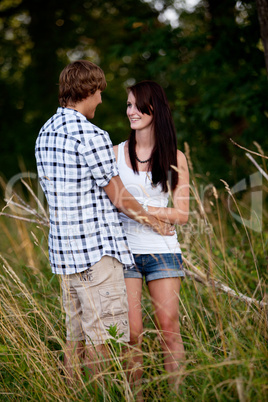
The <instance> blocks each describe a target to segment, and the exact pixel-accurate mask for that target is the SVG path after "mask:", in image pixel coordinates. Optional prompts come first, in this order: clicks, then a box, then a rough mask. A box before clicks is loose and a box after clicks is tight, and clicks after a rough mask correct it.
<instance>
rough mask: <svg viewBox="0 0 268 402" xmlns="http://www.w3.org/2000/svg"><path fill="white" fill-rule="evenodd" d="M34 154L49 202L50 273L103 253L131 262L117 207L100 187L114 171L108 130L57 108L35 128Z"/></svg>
mask: <svg viewBox="0 0 268 402" xmlns="http://www.w3.org/2000/svg"><path fill="white" fill-rule="evenodd" d="M35 156H36V162H37V170H38V176H39V180H40V184H41V187H42V189H43V191H44V193H45V196H46V198H47V201H48V205H49V214H50V232H49V258H50V263H51V267H52V272H53V273H56V274H67V275H69V274H73V273H76V272H81V271H84V270H86V269H87V268H89V267H90V266H92V265H94V264H96V263H97V262H98V261H99V260H100V259H101V258H102V256H104V255H108V256H112V257H115V258H117V259H118V260H119V261H120V262H122V264H123V265H124V267H125V268H127V267H131V266H133V264H134V261H133V257H132V254H131V252H130V250H129V247H128V244H127V238H126V235H125V233H124V229H123V226H122V223H121V221H120V219H119V215H118V211H117V209H116V207H115V206H114V205H113V204H112V203H111V201H110V200H109V198H108V196H107V195H106V193H105V191H104V190H103V188H102V187H104V186H107V184H108V183H109V181H110V179H111V178H112V177H113V176H117V175H118V170H117V166H116V160H115V156H114V152H113V147H112V142H111V140H110V137H109V134H108V133H107V132H105V131H103V130H101V129H100V128H98V127H97V126H95V125H93V124H92V123H90V122H89V121H88V120H87V119H86V117H85V116H84V115H82V114H81V113H79V112H77V111H75V110H73V109H68V108H58V110H57V113H56V114H55V115H54V116H52V117H51V118H50V119H49V120H48V121H47V122H46V123H45V125H44V126H43V127H42V128H41V130H40V133H39V136H38V138H37V140H36V147H35Z"/></svg>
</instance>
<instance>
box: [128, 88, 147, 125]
mask: <svg viewBox="0 0 268 402" xmlns="http://www.w3.org/2000/svg"><path fill="white" fill-rule="evenodd" d="M127 117H128V119H129V122H130V127H131V129H132V130H144V129H146V128H149V127H150V126H151V125H152V121H153V115H152V114H151V115H148V114H146V113H141V112H140V111H139V110H138V109H137V107H136V99H135V96H134V95H133V93H132V92H130V93H129V95H128V98H127Z"/></svg>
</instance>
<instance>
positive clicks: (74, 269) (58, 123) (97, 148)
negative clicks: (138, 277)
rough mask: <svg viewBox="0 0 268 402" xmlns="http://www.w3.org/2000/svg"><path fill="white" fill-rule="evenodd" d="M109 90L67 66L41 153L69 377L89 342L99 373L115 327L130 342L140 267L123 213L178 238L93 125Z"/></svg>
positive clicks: (92, 72) (100, 76) (90, 74)
mask: <svg viewBox="0 0 268 402" xmlns="http://www.w3.org/2000/svg"><path fill="white" fill-rule="evenodd" d="M105 88H106V81H105V76H104V73H103V71H102V70H101V69H100V68H99V67H98V66H96V65H95V64H93V63H91V62H89V61H85V60H79V61H75V62H73V63H71V64H69V65H67V66H66V67H65V68H64V70H63V71H62V72H61V74H60V82H59V103H60V107H59V108H58V110H57V112H56V114H54V115H53V116H52V117H51V118H50V119H49V120H48V121H47V122H46V123H45V124H44V126H43V127H42V128H41V130H40V132H39V136H38V138H37V141H36V148H35V155H36V161H37V170H38V175H39V180H40V184H41V186H42V189H43V191H44V193H45V195H46V198H47V201H48V205H49V213H50V232H49V258H50V263H51V267H52V272H53V273H55V274H59V275H61V278H62V281H61V282H62V290H63V305H64V308H65V312H66V327H67V341H66V351H65V366H66V369H67V371H68V373H69V375H70V377H74V374H75V372H74V364H73V359H74V358H75V357H76V358H77V357H78V356H81V355H82V352H83V350H84V341H85V343H86V355H85V364H86V365H87V366H88V367H89V368H90V369H92V370H93V369H94V368H96V365H94V364H93V363H92V361H93V360H94V358H95V357H96V353H100V354H102V355H104V356H105V355H106V349H105V341H106V340H107V339H108V338H109V337H110V334H109V332H108V329H109V327H110V326H111V325H112V326H114V325H116V326H117V330H118V334H123V335H122V337H121V338H120V339H121V340H122V341H125V342H128V341H129V326H128V305H127V296H126V288H125V283H124V277H123V267H124V268H128V267H131V266H133V264H134V261H133V257H132V254H131V252H130V250H129V248H128V245H127V239H126V236H125V234H124V232H123V227H122V223H121V222H120V220H119V217H118V210H121V211H123V212H124V213H125V214H126V215H128V216H129V217H131V218H132V219H135V220H139V221H140V222H142V223H144V224H149V225H151V226H153V227H154V229H155V230H157V231H161V232H162V233H163V234H169V233H170V232H171V229H170V227H168V226H167V225H162V224H161V223H160V222H159V221H157V220H156V219H155V218H154V217H153V216H151V215H149V214H148V213H147V212H146V211H145V210H144V209H143V208H142V207H141V205H140V204H139V203H138V202H137V201H136V200H135V199H134V198H133V197H132V196H131V195H130V194H129V193H128V192H127V190H126V189H125V188H124V186H123V184H122V182H121V180H120V178H119V176H118V170H117V166H116V161H115V156H114V153H113V147H112V143H111V140H110V137H109V135H108V133H107V132H105V131H103V130H101V129H100V128H99V127H97V126H95V125H93V124H92V123H91V122H89V120H90V119H93V117H94V114H95V110H96V107H97V106H98V104H100V103H101V92H102V91H103V90H104V89H105ZM71 359H72V362H71Z"/></svg>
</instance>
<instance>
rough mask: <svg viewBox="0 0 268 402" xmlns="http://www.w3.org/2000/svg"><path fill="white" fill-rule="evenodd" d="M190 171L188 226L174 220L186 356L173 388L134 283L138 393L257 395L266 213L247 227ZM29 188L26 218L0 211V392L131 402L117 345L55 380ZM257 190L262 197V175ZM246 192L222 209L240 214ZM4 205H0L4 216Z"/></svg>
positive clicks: (260, 393)
mask: <svg viewBox="0 0 268 402" xmlns="http://www.w3.org/2000/svg"><path fill="white" fill-rule="evenodd" d="M191 177H192V200H191V211H192V212H193V213H192V215H191V217H190V224H189V225H188V227H184V228H178V236H179V240H180V241H181V245H182V251H183V255H184V261H185V267H186V269H187V276H186V278H185V280H184V281H183V284H182V287H181V293H180V295H178V297H179V298H180V321H181V333H182V338H183V341H184V345H185V349H186V356H187V360H186V364H185V366H183V367H181V368H180V371H179V372H178V373H176V374H175V375H176V377H177V379H178V381H181V385H180V388H179V392H177V393H176V392H175V391H174V390H171V389H170V387H169V385H168V373H166V372H165V370H164V368H163V359H162V354H161V348H160V341H159V338H160V337H159V331H158V330H157V328H155V326H154V322H153V311H152V307H151V302H150V298H149V295H148V292H147V289H146V288H145V287H144V292H143V301H142V303H143V310H144V342H143V353H144V376H143V383H142V387H143V394H144V399H145V400H148V401H158V400H159V401H162V400H163V401H164V400H165V401H194V400H195V401H214V400H215V401H242V402H244V401H267V400H268V397H267V395H268V382H267V378H268V364H267V363H268V359H267V358H268V354H267V338H268V334H267V328H268V326H267V301H268V300H267V265H268V258H267V242H268V234H267V231H266V230H265V227H267V226H266V225H267V215H266V212H265V210H263V220H264V222H263V229H262V230H261V231H259V232H257V231H254V230H251V229H250V228H248V227H247V226H246V225H245V224H243V221H242V223H241V222H237V221H236V220H235V219H234V218H233V217H232V216H231V214H230V211H229V209H230V207H228V205H227V204H226V199H227V197H228V196H229V195H230V194H228V191H229V190H228V186H227V187H226V188H225V187H224V185H223V184H222V183H219V185H218V186H217V187H218V188H217V190H216V188H215V187H213V186H207V189H206V191H205V194H202V192H201V191H200V188H201V187H202V186H203V187H202V188H204V185H206V182H205V181H204V179H203V178H197V177H195V176H194V174H193V172H192V174H191ZM27 183H29V181H27ZM30 188H31V187H29V188H28V190H27V193H26V194H25V192H24V195H21V194H22V192H21V193H20V196H19V197H21V198H22V199H26V200H27V201H25V203H26V205H29V207H30V208H31V209H32V216H28V218H29V219H32V220H36V222H30V221H23V220H17V219H14V218H10V217H7V216H4V215H3V216H1V217H0V225H1V268H0V300H1V307H0V314H1V315H0V325H1V327H0V355H1V359H0V384H1V385H0V398H1V400H3V401H18V400H22V401H24V400H25V401H26V400H27V401H31V400H34V401H56V400H57V401H88V400H93V401H121V400H126V401H132V400H135V394H134V393H133V392H132V391H131V389H130V387H129V384H128V381H127V375H126V368H125V367H126V366H125V365H124V360H126V361H127V359H128V355H127V352H125V351H124V349H122V350H121V347H120V346H119V345H118V344H117V343H116V342H115V341H114V342H112V343H111V345H110V350H111V355H112V357H111V359H110V360H109V361H107V362H106V366H105V369H104V370H103V372H102V373H100V374H96V375H95V376H94V377H93V378H92V377H91V376H89V375H88V373H87V372H86V371H85V373H84V375H81V374H80V373H79V374H78V380H77V382H76V383H75V384H73V385H72V386H70V385H68V384H67V383H66V381H65V379H66V373H65V369H64V366H63V353H64V342H65V328H64V315H63V309H62V306H61V296H60V286H59V281H58V278H57V276H54V275H52V274H51V270H50V266H49V261H48V256H47V234H48V227H47V226H46V225H45V222H46V218H42V219H41V218H40V216H41V215H42V214H44V212H45V211H40V212H38V214H35V213H34V212H33V210H34V209H35V208H37V204H36V199H35V197H34V194H35V191H32V190H31V191H30V190H29V189H30ZM18 191H19V192H20V191H21V190H18ZM262 191H263V200H264V202H265V197H266V193H267V182H264V185H263V188H262ZM203 195H204V197H203ZM247 198H248V194H244V196H243V197H240V199H239V200H232V207H233V208H234V209H235V212H236V213H237V214H241V216H243V214H244V213H247V211H246V210H247V209H248V208H249V203H248V199H247ZM234 201H235V202H234ZM11 202H18V203H20V202H21V199H18V198H17V200H16V198H15V197H14V198H13V200H12V201H11ZM10 206H11V204H10V203H9V207H3V210H2V211H3V212H4V213H8V214H14V213H13V212H12V210H11V209H10ZM228 208H229V209H228ZM241 211H242V212H241ZM16 214H17V212H16ZM40 214H41V215H40ZM38 222H39V223H38ZM219 284H220V285H221V286H219ZM241 294H242V295H245V296H246V297H247V298H246V299H243V297H242V295H241ZM124 353H125V354H124Z"/></svg>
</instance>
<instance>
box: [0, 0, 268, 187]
mask: <svg viewBox="0 0 268 402" xmlns="http://www.w3.org/2000/svg"><path fill="white" fill-rule="evenodd" d="M176 4H177V3H176V2H174V1H163V2H162V10H160V11H159V7H158V10H157V9H156V8H154V2H150V3H147V2H142V1H138V3H137V2H136V1H132V0H131V1H127V2H126V1H121V0H120V1H116V2H113V3H109V2H107V1H90V2H89V1H86V2H85V1H81V0H77V1H76V2H69V3H66V2H63V1H62V0H60V1H56V2H54V1H52V0H50V1H47V2H45V3H44V2H41V0H35V1H27V0H16V1H15V0H9V1H7V0H6V1H4V2H2V3H1V6H0V31H1V35H0V38H1V39H0V50H1V52H0V54H1V57H0V90H1V95H2V96H1V99H0V121H1V133H3V134H4V136H5V137H4V140H3V141H2V147H1V159H0V171H2V172H3V173H4V175H6V177H8V178H9V177H11V176H12V175H14V174H16V173H17V172H18V170H19V167H18V165H19V164H20V170H21V169H23V170H24V169H25V167H24V166H21V165H22V164H21V159H23V160H24V163H25V164H26V169H27V170H32V171H35V160H34V143H35V139H36V136H37V133H38V131H39V129H40V127H41V126H42V124H43V123H44V122H45V121H46V120H47V118H48V117H50V116H51V115H52V114H53V113H54V111H55V109H56V107H57V82H58V76H59V73H60V71H61V69H62V68H63V67H64V66H65V65H66V63H68V62H69V61H71V60H75V59H79V58H87V59H90V60H92V61H93V62H96V63H98V64H100V66H101V67H102V68H103V70H104V71H105V74H106V76H107V81H108V87H107V90H106V91H105V92H104V95H103V104H102V105H101V106H100V107H99V108H98V110H97V113H96V118H95V120H94V123H95V124H97V125H100V126H101V127H103V128H104V129H106V130H108V132H109V133H110V135H111V138H112V141H113V142H114V143H118V142H120V141H121V140H123V139H125V138H127V136H128V133H129V125H128V123H127V119H126V117H125V102H126V91H125V88H126V86H127V85H129V84H130V83H131V82H134V80H136V81H140V80H143V79H152V80H156V81H158V82H159V83H160V84H161V85H163V86H164V88H165V90H166V92H167V95H168V98H169V100H170V103H171V107H172V110H173V116H174V119H175V125H176V128H177V133H178V140H179V147H180V148H183V143H184V142H185V141H186V142H188V143H189V145H190V147H191V150H192V158H193V161H194V163H195V166H196V169H198V171H199V173H206V172H207V171H209V172H210V174H211V176H210V177H211V180H212V181H214V182H217V181H218V180H219V178H221V177H223V174H224V177H225V178H227V177H228V180H229V181H230V182H235V181H236V180H238V179H239V178H240V177H243V176H242V175H243V172H244V169H245V163H244V161H243V160H242V159H241V158H240V157H239V155H237V153H236V155H234V146H233V145H232V143H231V142H230V140H229V139H230V138H232V139H234V140H235V141H236V142H238V143H239V144H241V145H242V146H245V147H247V148H250V149H252V147H253V140H255V141H257V142H258V143H259V144H260V145H261V147H262V148H263V149H264V151H265V152H266V150H267V136H266V132H267V128H268V123H267V115H268V111H267V93H268V91H267V89H268V88H267V76H266V73H265V65H264V54H263V48H262V43H261V38H260V29H259V24H258V18H257V11H256V3H255V1H253V0H247V1H242V2H236V1H235V0H225V1H224V2H217V1H215V0H207V1H205V0H204V1H200V2H199V3H198V5H197V6H196V7H195V9H194V10H193V11H191V12H188V11H183V10H181V9H180V10H177V8H176V7H177V5H176ZM158 6H159V5H158ZM169 7H171V8H172V7H173V9H174V10H175V12H176V10H177V13H178V15H179V27H178V28H172V27H171V26H170V25H168V24H165V23H162V22H159V19H158V17H159V15H160V14H161V13H163V12H164V11H165V10H166V9H168V8H169ZM160 8H161V7H160Z"/></svg>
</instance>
